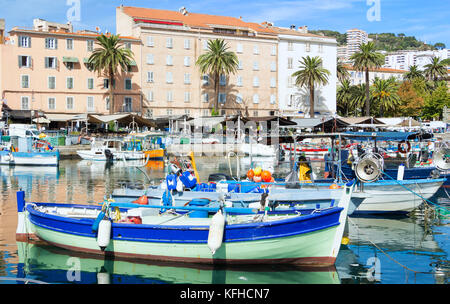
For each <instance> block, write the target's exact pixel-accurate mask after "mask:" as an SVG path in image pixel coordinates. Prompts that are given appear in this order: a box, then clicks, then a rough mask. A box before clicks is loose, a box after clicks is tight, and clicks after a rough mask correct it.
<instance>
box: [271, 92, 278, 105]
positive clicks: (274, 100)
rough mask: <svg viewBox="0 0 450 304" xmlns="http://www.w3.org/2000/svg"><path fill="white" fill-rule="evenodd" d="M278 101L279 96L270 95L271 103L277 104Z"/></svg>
mask: <svg viewBox="0 0 450 304" xmlns="http://www.w3.org/2000/svg"><path fill="white" fill-rule="evenodd" d="M276 102H277V96H275V95H273V94H272V95H270V104H275V103H276Z"/></svg>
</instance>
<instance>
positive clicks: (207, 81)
mask: <svg viewBox="0 0 450 304" xmlns="http://www.w3.org/2000/svg"><path fill="white" fill-rule="evenodd" d="M202 81H203V85H204V86H207V85H209V76H208V75H203V76H202Z"/></svg>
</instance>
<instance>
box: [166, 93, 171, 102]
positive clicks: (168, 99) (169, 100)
mask: <svg viewBox="0 0 450 304" xmlns="http://www.w3.org/2000/svg"><path fill="white" fill-rule="evenodd" d="M166 97H167V102H172V101H173V93H172V91H167V94H166Z"/></svg>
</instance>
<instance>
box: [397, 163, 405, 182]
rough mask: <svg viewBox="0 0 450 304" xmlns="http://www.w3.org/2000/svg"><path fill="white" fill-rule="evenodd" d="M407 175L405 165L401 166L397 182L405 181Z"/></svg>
mask: <svg viewBox="0 0 450 304" xmlns="http://www.w3.org/2000/svg"><path fill="white" fill-rule="evenodd" d="M404 174H405V165H403V164H401V165H400V166H398V172H397V180H399V181H401V180H403V177H404Z"/></svg>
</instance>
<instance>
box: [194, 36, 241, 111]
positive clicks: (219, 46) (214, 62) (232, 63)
mask: <svg viewBox="0 0 450 304" xmlns="http://www.w3.org/2000/svg"><path fill="white" fill-rule="evenodd" d="M196 65H197V66H198V67H199V69H200V72H201V73H202V74H208V75H210V76H211V77H212V78H213V79H214V92H215V95H216V100H215V106H214V109H213V112H215V111H218V109H219V91H220V86H219V85H220V75H225V76H228V75H229V74H234V73H236V71H237V68H238V66H239V60H238V57H237V55H236V53H234V52H232V51H229V47H228V45H227V44H226V43H225V41H224V40H223V39H214V40H210V41H208V50H207V51H206V53H204V54H202V55H200V56H199V57H198V59H197V62H196Z"/></svg>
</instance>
